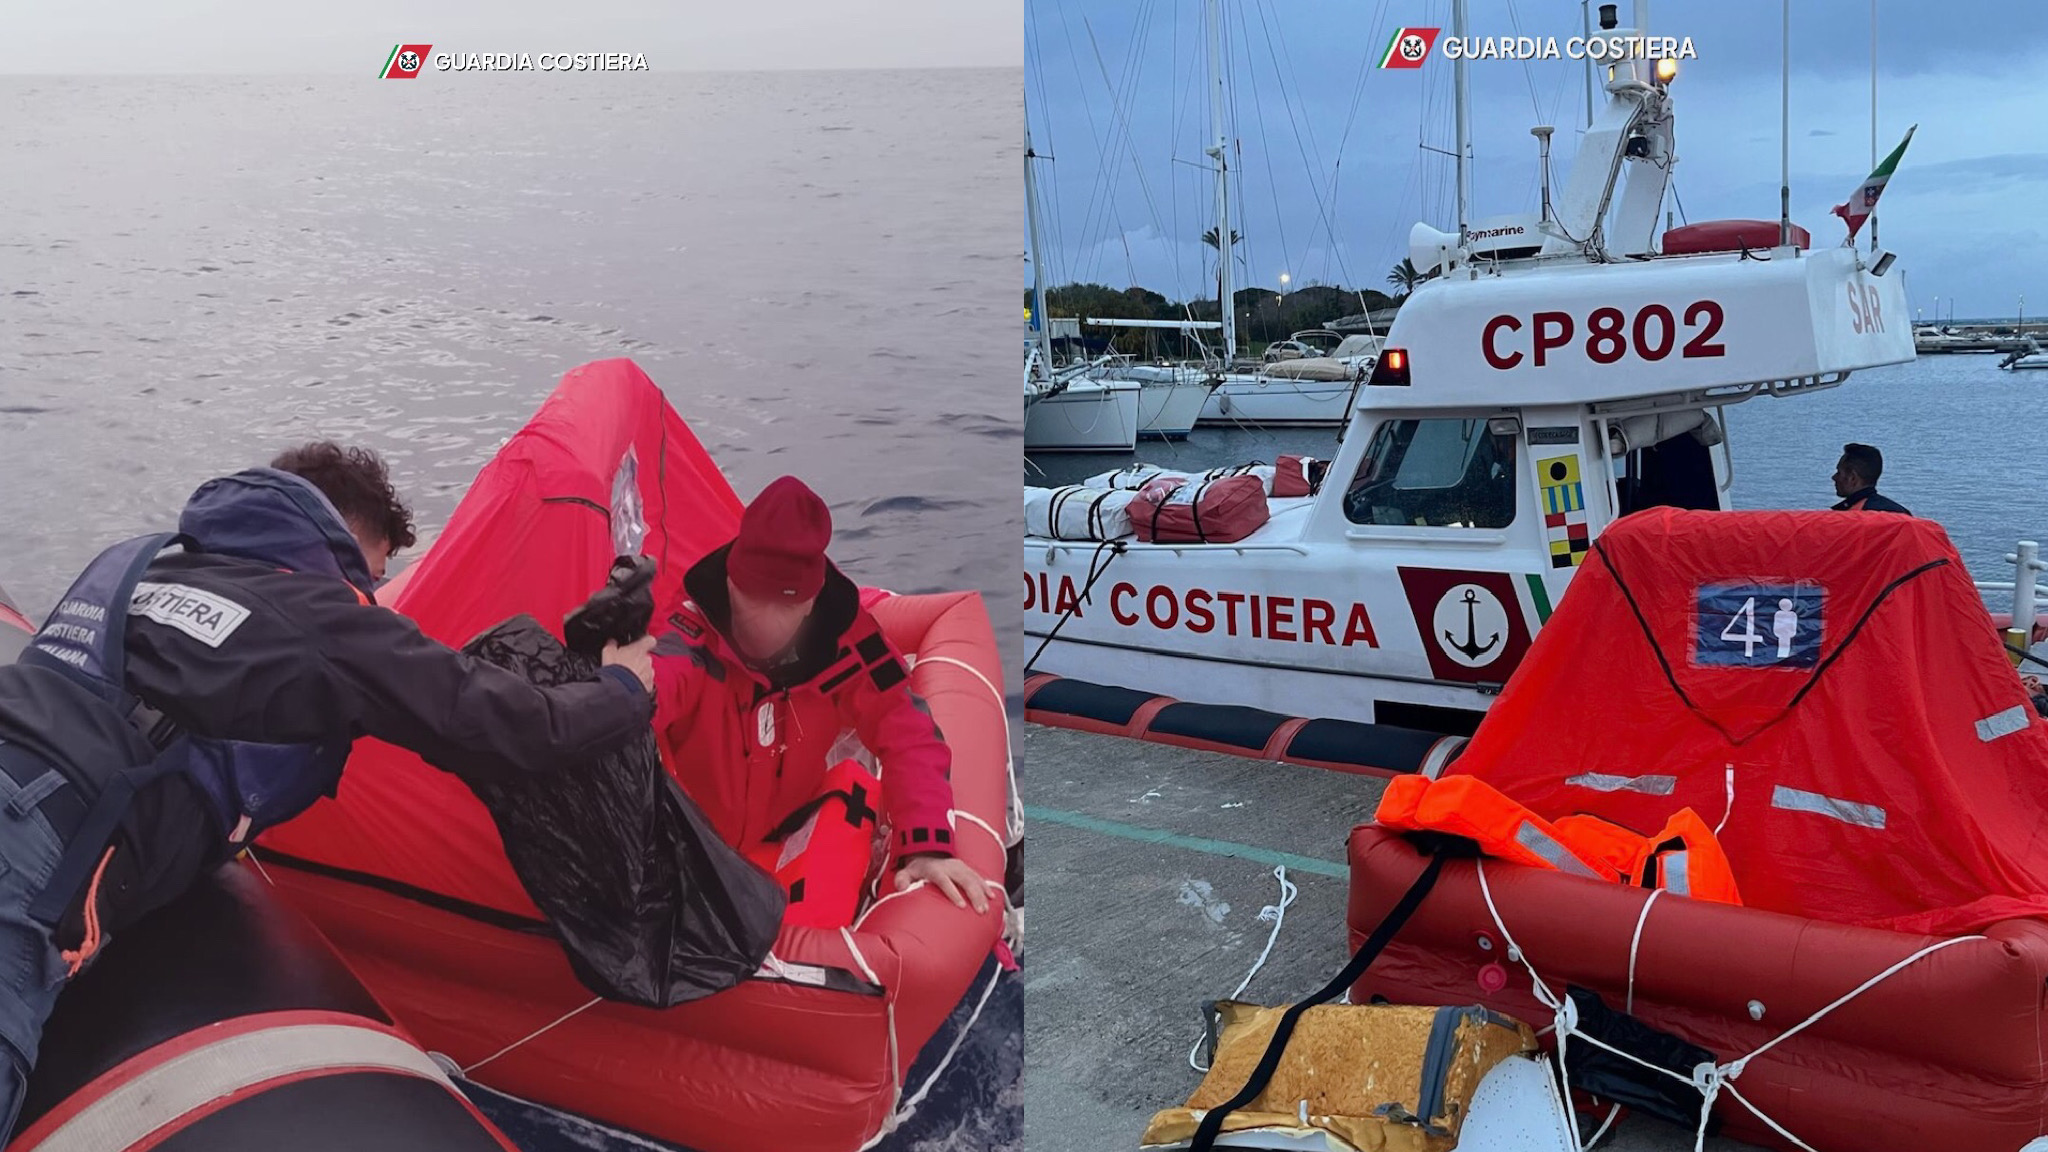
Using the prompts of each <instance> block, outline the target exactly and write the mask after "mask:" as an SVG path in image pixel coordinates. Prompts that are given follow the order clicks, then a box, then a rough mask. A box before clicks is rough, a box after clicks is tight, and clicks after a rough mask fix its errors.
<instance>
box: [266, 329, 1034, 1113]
mask: <svg viewBox="0 0 2048 1152" xmlns="http://www.w3.org/2000/svg"><path fill="white" fill-rule="evenodd" d="M739 511H740V502H739V500H738V499H737V497H736V496H735V495H734V494H733V491H732V489H731V488H730V486H729V485H728V484H727V483H726V481H725V479H724V478H723V476H721V475H720V473H719V472H718V469H717V467H716V466H715V465H714V464H713V463H712V461H711V459H710V457H709V455H708V454H707V453H706V452H705V451H704V449H703V447H702V446H701V445H700V444H699V443H698V441H697V440H696V438H695V437H694V436H693V435H692V434H691V432H690V430H689V428H688V427H687V426H686V425H685V424H684V423H683V421H682V420H681V418H680V417H678V416H677V415H676V413H675V412H674V411H673V410H672V409H671V408H669V406H668V404H667V402H666V401H665V400H664V398H663V397H662V394H661V391H660V390H659V389H658V388H657V387H656V386H655V385H654V383H653V381H651V380H649V379H648V377H647V375H646V374H645V373H644V372H642V371H641V370H640V369H639V368H638V367H637V366H635V365H634V364H633V363H632V362H630V361H627V360H609V361H602V362H599V363H595V364H590V365H586V366H584V367H582V368H578V369H576V370H574V371H572V372H570V373H568V374H567V375H566V376H565V377H564V378H563V380H562V384H561V386H560V387H559V388H558V389H557V390H556V391H555V393H554V394H553V395H552V396H551V397H550V398H549V399H548V400H547V402H546V403H545V404H543V405H542V407H541V409H540V411H539V412H538V413H537V414H536V415H535V417H534V418H533V420H532V421H531V422H530V423H529V424H528V425H527V426H526V427H525V428H524V429H522V430H521V431H520V432H519V433H518V434H516V435H515V436H513V438H512V439H511V441H510V442H509V443H508V444H507V445H506V446H505V447H504V448H503V449H502V450H501V451H500V452H499V453H498V455H497V457H496V458H495V459H493V460H492V461H491V463H490V464H489V465H487V466H486V467H485V468H484V470H483V471H482V473H481V474H480V475H479V476H478V478H477V481H476V483H475V485H474V486H473V487H472V488H471V490H470V492H469V493H468V495H467V496H466V497H465V498H464V500H463V502H462V505H461V506H460V507H459V508H458V509H457V510H456V512H455V515H454V517H453V518H452V519H451V520H450V522H449V524H448V528H447V530H446V531H445V532H444V533H443V534H442V535H441V536H440V538H439V539H438V540H436V541H435V543H434V545H433V546H432V548H431V549H430V550H429V551H428V553H427V554H426V556H425V557H423V558H422V559H421V560H420V561H419V563H417V564H416V565H414V566H413V567H412V568H411V569H409V570H407V572H405V573H402V574H401V577H400V579H399V580H396V581H394V582H393V584H392V585H391V586H387V587H386V588H385V589H384V590H383V591H381V592H380V593H379V599H380V601H382V602H384V603H386V604H389V605H390V606H391V607H393V608H395V609H397V610H398V611H401V612H404V613H406V614H407V615H409V616H412V617H413V618H414V619H416V620H417V621H418V622H419V623H420V625H421V627H422V628H423V629H424V630H425V631H426V632H427V633H428V634H429V635H431V636H434V637H435V638H437V639H440V640H442V641H444V642H448V643H451V644H461V643H462V642H464V641H465V640H467V639H468V638H469V637H470V636H471V635H473V634H475V633H476V632H478V631H480V630H482V629H483V628H484V627H487V626H488V625H490V624H492V623H495V622H496V621H498V620H501V619H503V618H505V617H506V616H508V615H512V614H514V613H518V612H530V613H532V614H533V615H534V616H536V617H537V618H539V619H541V620H544V621H549V622H551V623H552V622H556V621H559V620H561V618H562V615H563V614H564V613H565V612H566V611H567V610H568V609H569V608H571V607H573V606H575V605H576V604H577V603H579V602H580V601H581V600H582V599H583V598H584V597H585V596H587V595H588V594H589V593H590V591H591V590H592V589H594V588H596V587H597V586H598V585H599V584H600V583H601V582H602V581H603V579H604V574H605V571H606V568H607V565H608V564H609V562H610V560H611V557H612V555H613V554H614V552H616V551H621V550H624V545H626V544H629V543H633V542H638V544H639V546H640V548H641V549H642V550H643V551H644V553H645V554H646V555H649V556H654V557H656V558H657V559H658V560H659V561H660V565H661V567H660V573H659V576H658V577H657V580H656V585H655V592H656V603H657V604H662V603H669V602H672V601H673V599H674V598H675V597H676V596H677V595H679V593H680V587H681V581H682V576H683V573H684V571H685V569H686V568H687V567H688V566H689V564H690V563H691V562H693V561H695V560H696V559H698V558H699V557H701V556H702V555H704V554H705V553H707V552H708V551H710V550H711V549H712V548H715V547H717V546H718V545H720V544H722V543H724V542H725V541H726V540H727V539H728V538H730V536H731V534H732V532H733V531H734V530H735V528H736V526H737V523H738V516H739ZM864 599H866V600H867V601H869V602H870V604H869V607H870V610H871V611H872V612H873V613H874V615H875V618H876V619H877V620H878V621H879V622H880V623H881V625H882V628H883V630H884V632H885V633H886V634H887V635H888V637H889V639H890V641H891V642H892V643H894V644H895V645H896V646H897V647H898V648H899V649H900V650H901V651H903V652H904V653H906V654H908V655H911V656H913V657H914V662H913V670H912V673H911V687H912V690H913V691H915V692H916V693H917V694H918V695H919V696H921V697H922V698H923V699H924V700H925V701H926V703H927V704H928V705H929V706H930V708H931V710H932V713H933V714H934V716H935V717H936V719H937V721H938V723H939V725H940V727H941V728H942V730H943V731H944V732H945V734H946V739H947V742H948V743H949V745H950V746H951V748H952V752H953V776H952V782H953V789H954V795H955V804H956V817H957V835H956V837H955V841H956V843H957V844H958V846H959V854H960V856H961V857H962V858H963V859H965V860H966V861H967V862H968V863H970V864H972V865H973V866H974V867H975V868H976V870H977V871H979V872H980V873H981V874H982V875H983V876H986V877H989V878H991V879H995V878H1000V877H1001V876H1002V875H1003V868H1004V846H1003V844H1002V843H1001V842H1000V836H1001V831H1000V830H1001V829H1002V828H1003V827H1004V814H1005V808H1006V805H1007V803H1008V791H1007V788H1008V772H1007V766H1008V740H1007V735H1006V721H1005V718H1004V715H1003V707H1002V696H1001V683H1002V681H1001V676H1002V672H1001V664H1000V660H999V657H998V654H997V649H996V643H995V637H994V634H993V632H992V630H991V628H990V625H989V622H988V617H987V614H986V612H985V611H984V609H983V607H982V604H981V601H980V598H979V597H978V596H977V595H975V594H973V593H964V592H963V593H952V594H942V595H927V596H892V595H889V594H887V593H881V592H871V593H868V594H866V596H865V597H864ZM884 767H885V768H886V766H884ZM977 828H978V829H980V830H977ZM261 856H262V859H263V861H264V863H265V865H266V869H267V872H268V875H269V876H270V877H271V878H272V879H273V880H274V881H275V883H276V884H277V886H278V887H279V889H280V890H281V891H283V892H284V893H285V895H286V896H287V898H288V899H289V900H290V901H291V902H292V903H294V904H296V905H297V906H298V907H299V908H301V909H303V910H304V911H305V912H306V913H307V914H308V915H309V916H310V917H311V918H312V919H313V920H314V922H315V923H317V924H318V925H319V927H320V928H321V929H322V930H323V931H324V932H325V933H326V934H327V936H328V937H329V938H330V939H331V940H332V941H333V942H334V944H335V946H336V947H337V948H338V949H339V950H340V951H341V953H342V954H343V955H344V956H345V957H346V958H347V960H348V962H349V964H350V966H351V967H352V968H353V969H354V970H355V972H356V973H357V974H358V975H359V976H360V977H361V979H362V980H363V982H364V984H365V985H367V986H368V987H369V988H370V990H371V991H372V992H373V993H375V994H376V996H377V998H378V999H379V1000H380V1001H381V1002H382V1003H383V1004H384V1005H385V1006H386V1007H388V1008H389V1009H390V1011H391V1014H392V1016H393V1017H394V1018H395V1019H396V1020H397V1021H398V1022H399V1023H400V1024H401V1025H402V1026H403V1027H405V1028H406V1029H407V1030H408V1031H409V1032H410V1033H411V1034H413V1035H414V1036H417V1037H418V1038H419V1040H420V1041H421V1043H423V1044H424V1045H426V1046H427V1047H428V1048H430V1049H432V1050H434V1051H436V1052H440V1053H445V1054H446V1055H448V1056H449V1057H451V1058H452V1059H453V1060H454V1061H455V1062H456V1063H457V1064H458V1065H459V1066H461V1067H462V1068H464V1069H465V1070H466V1071H467V1074H468V1075H469V1076H470V1078H472V1079H474V1080H476V1081H477V1082H479V1083H481V1084H484V1085H486V1086H488V1087H491V1088H493V1089H497V1090H499V1091H503V1092H506V1093H510V1094H512V1095H515V1096H520V1097H524V1098H526V1099H529V1100H533V1101H537V1102H539V1103H542V1104H546V1105H548V1106H550V1107H553V1108H559V1109H563V1110H565V1111H570V1112H575V1113H579V1114H581V1115H584V1116H588V1117H592V1118H594V1119H597V1120H600V1121H603V1122H606V1123H609V1124H613V1125H616V1126H618V1127H622V1128H627V1129H631V1130H633V1131H636V1132H641V1133H645V1134H647V1135H650V1136H653V1137H656V1138H659V1139H662V1140H666V1141H670V1142H674V1143H678V1144H682V1145H686V1146H688V1147H690V1148H693V1149H697V1150H699V1152H756V1150H758V1149H763V1148H773V1149H777V1150H778V1152H853V1150H854V1149H857V1148H860V1147H861V1146H862V1145H863V1144H864V1143H865V1142H866V1141H868V1140H870V1139H871V1138H872V1137H874V1136H875V1135H876V1133H878V1132H880V1131H882V1130H883V1129H884V1128H885V1127H886V1126H887V1125H889V1124H890V1122H891V1119H892V1116H893V1115H894V1114H895V1111H896V1107H897V1104H898V1102H899V1098H900V1096H901V1094H902V1081H903V1076H904V1074H905V1072H906V1071H907V1070H908V1068H909V1066H910V1064H911V1061H912V1060H913V1059H914V1058H915V1057H916V1055H917V1053H918V1050H919V1049H920V1048H921V1047H922V1046H923V1045H924V1043H925V1042H926V1040H927V1039H929V1038H930V1037H931V1035H932V1034H933V1032H934V1031H935V1030H936V1029H937V1028H938V1027H939V1025H940V1024H941V1022H942V1021H943V1020H944V1019H945V1018H946V1016H947V1015H948V1013H949V1012H950V1011H951V1010H952V1009H953V1007H954V1006H955V1005H956V1004H957V1003H959V1002H960V1000H961V999H962V996H963V995H964V994H965V993H966V991H967V989H968V987H969V985H970V984H971V983H972V982H973V981H974V978H975V976H976V974H977V972H978V971H979V970H980V968H981V966H982V964H983V962H984V960H985V959H986V958H987V957H988V955H989V952H990V949H991V948H992V947H993V946H994V944H995V942H996V938H997V935H998V933H999V931H1000V929H1001V920H1002V915H1001V903H1000V901H993V902H992V907H991V909H990V911H989V912H988V913H987V914H985V915H981V916H977V915H976V914H975V913H973V912H972V911H970V910H966V909H959V908H955V907H954V906H953V905H952V904H951V903H950V902H949V901H947V900H946V899H945V898H944V897H943V896H941V895H939V894H938V893H936V892H932V891H927V890H924V889H923V888H921V887H920V888H918V889H915V890H913V891H911V892H908V893H902V894H893V893H892V894H891V895H889V896H886V897H884V898H882V899H880V900H878V901H876V902H874V903H873V904H871V905H870V906H868V907H867V908H866V909H865V911H863V912H862V914H861V916H860V918H859V919H858V920H857V921H856V922H855V924H854V925H853V927H852V928H850V929H844V930H841V929H833V930H823V929H817V928H808V927H801V926H797V925H793V924H788V923H785V925H784V927H783V930H782V934H781V936H780V938H779V940H778V941H777V943H776V946H775V960H776V961H778V962H779V963H780V968H779V972H780V974H781V975H780V977H779V978H775V979H769V978H759V979H754V980H750V981H747V982H745V983H744V984H742V985H740V986H739V987H737V988H734V989H731V990H729V991H726V992H722V993H718V994H716V995H713V996H711V997H708V998H706V999H704V1000H700V1001H696V1002H693V1003H690V1004H686V1005H683V1006H681V1007H677V1008H673V1009H669V1010H666V1011H654V1010H649V1009H644V1008H636V1007H631V1006H627V1005H624V1004H617V1003H610V1002H599V1003H592V996H591V994H590V992H589V991H587V990H586V989H585V988H584V987H583V986H582V985H581V984H579V983H578V982H577V980H576V978H575V977H574V975H572V974H571V972H570V969H569V964H568V961H567V960H566V958H565V957H564V955H563V953H562V951H561V948H560V947H559V945H557V944H556V943H555V942H554V940H553V939H552V938H551V937H550V936H549V935H548V934H547V933H546V931H545V927H544V925H542V924H541V922H540V921H539V920H538V914H537V912H536V910H535V909H534V907H533V905H532V903H531V902H530V901H529V900H528V899H527V897H526V895H525V893H524V891H523V890H522V889H521V888H520V885H519V883H518V881H517V879H516V878H515V877H514V876H513V874H512V870H511V868H510V866H509V864H508V863H507V862H506V860H505V857H504V853H503V851H502V849H501V847H500V844H499V841H498V836H497V832H496V830H495V829H494V827H493V826H492V823H491V821H490V818H489V817H488V816H487V815H486V813H485V811H484V809H483V808H482V806H481V805H479V804H478V803H477V802H476V800H475V799H474V798H473V797H472V796H471V795H470V794H469V792H468V790H467V789H466V788H465V787H464V786H463V785H462V784H461V783H460V782H458V781H457V780H455V779H454V778H453V777H451V776H447V775H444V774H443V773H440V772H437V771H435V770H433V769H431V768H429V767H427V766H426V765H425V764H423V763H422V762H421V761H420V760H418V759H417V758H416V757H414V756H412V755H410V754H407V753H403V752H400V751H398V750H397V749H395V748H392V747H390V746H388V745H384V744H380V743H377V742H375V741H371V740H363V741H361V742H359V743H358V745H357V747H356V751H355V754H354V755H353V756H352V757H351V759H350V761H349V766H348V769H347V771H346V774H345V775H344V777H343V783H342V785H341V790H340V796H339V797H338V798H337V799H335V800H332V801H323V802H322V803H321V804H319V805H317V806H316V807H314V808H313V809H312V810H311V811H309V812H308V813H306V814H305V815H304V816H302V817H300V818H299V819H297V820H294V821H293V822H291V823H290V824H288V825H286V826H284V827H281V828H278V829H276V830H274V831H273V832H271V833H270V834H268V835H267V836H265V837H264V839H263V843H262V853H261Z"/></svg>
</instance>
